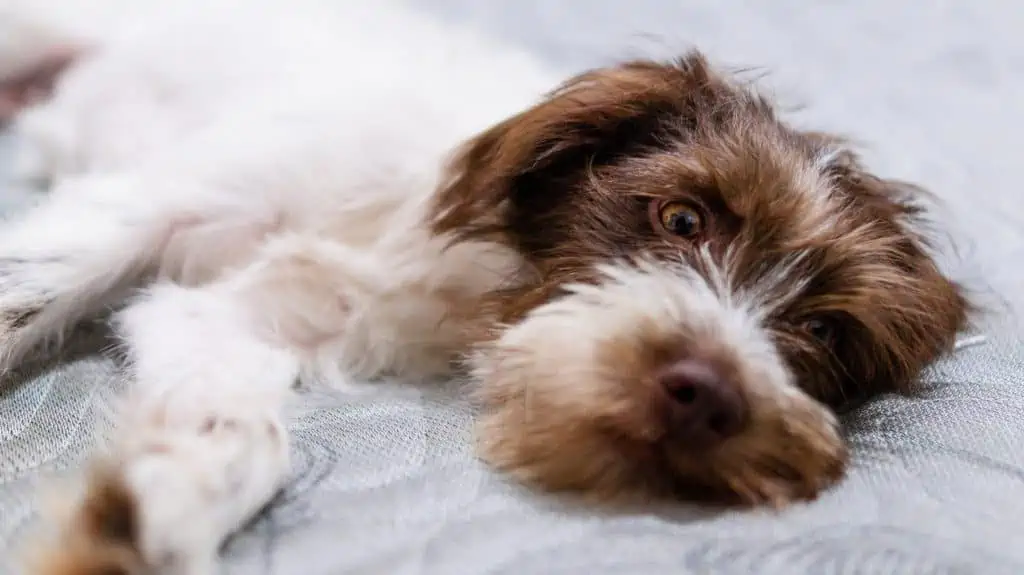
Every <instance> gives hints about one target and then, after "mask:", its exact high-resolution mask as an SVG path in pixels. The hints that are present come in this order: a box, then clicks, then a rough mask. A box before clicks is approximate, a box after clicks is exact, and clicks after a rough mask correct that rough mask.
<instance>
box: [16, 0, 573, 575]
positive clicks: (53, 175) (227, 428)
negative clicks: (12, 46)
mask: <svg viewBox="0 0 1024 575" xmlns="http://www.w3.org/2000/svg"><path fill="white" fill-rule="evenodd" d="M111 1H113V0H111ZM328 5H330V6H331V8H329V9H328V8H326V6H328ZM12 6H14V8H18V6H16V5H11V4H9V5H7V6H6V8H7V9H8V10H9V11H8V12H4V11H2V10H0V17H2V18H7V19H6V20H4V19H0V30H2V29H4V27H6V28H7V29H8V30H11V29H19V30H20V31H21V32H22V33H23V36H24V37H25V38H26V42H25V43H24V44H21V45H19V46H17V47H18V48H19V50H22V51H21V52H20V53H17V54H15V52H14V51H13V50H11V51H8V52H6V57H7V59H6V60H4V59H0V77H2V76H3V72H5V71H8V72H9V71H11V70H15V69H16V68H17V66H16V65H25V63H30V62H31V61H32V58H33V57H38V51H39V50H45V49H47V46H53V45H56V44H57V43H60V42H66V41H68V40H69V39H72V40H74V41H76V42H78V41H81V40H82V39H85V41H81V42H80V43H82V44H87V45H88V46H89V48H88V49H89V52H88V53H87V55H86V56H85V57H84V58H83V59H82V60H81V61H80V62H79V63H78V64H76V65H75V66H74V67H73V68H72V69H70V70H69V71H68V72H67V73H66V74H65V75H64V76H63V77H62V78H61V80H60V82H59V85H58V87H57V90H56V93H55V94H54V97H53V98H52V99H50V100H49V101H46V102H44V103H42V104H41V105H39V106H36V107H34V108H32V109H29V110H26V111H25V112H24V113H23V114H22V115H21V116H20V117H19V118H18V119H17V121H16V123H15V126H14V128H15V130H17V131H18V132H19V135H20V138H21V142H22V145H23V146H24V148H23V151H22V157H23V159H25V162H24V163H23V166H30V167H34V169H35V170H40V172H38V173H35V174H30V175H31V176H32V177H36V178H39V177H42V178H44V179H49V180H53V181H54V182H55V185H54V188H53V190H52V192H51V194H50V195H49V197H48V198H47V199H46V200H45V201H43V202H42V203H41V204H40V205H39V206H38V207H36V208H35V209H32V210H30V211H29V212H28V213H27V214H25V215H23V216H19V217H18V218H16V219H15V220H14V221H12V222H10V223H9V224H8V225H7V226H6V227H5V228H4V229H3V230H2V232H0V287H2V289H0V316H2V317H3V318H4V319H5V320H7V324H6V326H5V327H4V328H3V329H2V330H0V338H2V341H3V353H4V364H3V365H4V366H5V367H10V366H12V365H13V364H14V362H16V361H17V360H18V359H19V358H20V357H22V356H23V355H24V353H26V352H27V351H28V350H29V349H31V348H32V347H33V346H34V345H35V344H37V343H39V342H41V341H43V340H45V339H47V338H51V337H55V336H59V335H60V334H61V333H63V332H64V331H66V329H67V328H68V327H70V326H71V325H72V324H73V323H74V322H75V321H76V320H78V319H80V318H81V317H83V316H84V315H86V314H88V313H92V312H95V311H98V310H100V309H102V308H103V307H104V306H107V305H110V304H114V303H118V302H120V301H122V300H124V299H125V298H126V297H128V296H129V295H130V293H129V292H128V290H129V289H130V288H131V287H132V286H135V285H138V284H139V283H140V282H142V281H144V280H145V281H152V280H153V279H157V280H158V283H156V284H153V285H152V287H149V288H147V289H146V291H145V292H144V293H143V294H142V295H141V296H139V297H135V298H133V299H131V303H130V304H129V305H128V306H127V308H126V309H124V311H122V312H120V314H119V315H118V316H117V324H118V326H119V332H120V334H121V335H122V337H123V339H124V341H125V344H126V346H127V348H128V352H129V357H130V358H131V359H132V361H133V365H134V368H135V377H136V380H137V381H136V383H135V385H134V387H133V391H132V394H131V395H130V396H129V397H128V398H127V399H126V402H125V404H124V405H123V406H122V408H121V413H122V414H123V415H122V419H123V422H122V425H121V426H120V429H121V430H123V431H122V433H121V434H120V435H119V437H121V440H120V441H115V442H114V446H115V448H114V452H113V454H112V455H113V457H114V458H115V459H116V460H117V461H118V462H119V465H120V466H121V470H122V473H123V476H124V477H125V480H126V482H127V484H128V485H129V487H130V488H131V489H132V491H133V493H134V494H135V495H136V497H137V498H138V499H139V503H140V509H141V511H140V513H141V524H142V528H141V531H140V539H141V541H140V544H141V547H142V551H143V553H144V554H145V558H146V560H147V561H149V562H150V563H151V564H153V565H157V564H163V565H174V566H175V568H176V569H180V570H181V571H182V572H187V573H201V572H206V571H207V570H209V569H211V568H212V567H211V566H212V564H213V563H212V561H213V558H214V557H215V552H216V549H217V546H218V544H219V542H220V541H221V540H222V539H223V538H224V537H225V536H226V535H227V534H229V533H230V532H231V531H232V530H233V529H235V528H237V527H238V526H239V525H240V524H241V523H242V522H243V521H244V520H245V519H247V518H248V517H249V516H250V515H251V514H252V513H253V512H254V511H255V510H257V509H258V508H259V507H260V506H261V505H263V504H264V503H265V502H266V501H267V500H268V499H269V498H270V496H271V495H272V493H273V492H274V490H275V489H277V488H278V487H279V485H280V482H281V481H282V479H283V478H284V477H285V476H286V473H287V470H288V469H287V467H288V465H287V442H286V437H285V432H284V429H283V427H282V422H281V410H282V408H283V404H284V402H285V400H286V399H287V397H288V392H289V390H290V389H291V387H292V386H293V384H294V382H295V381H296V379H297V378H299V377H300V376H302V377H306V378H309V379H314V378H315V379H318V380H326V381H330V382H333V383H336V384H339V383H342V384H343V383H344V382H345V381H346V379H348V378H351V377H354V376H358V377H366V376H373V375H379V374H382V373H386V372H392V373H398V374H412V375H414V376H428V375H433V374H439V373H444V372H446V371H448V370H449V365H450V362H451V361H452V360H453V359H455V358H456V356H457V354H458V353H459V352H460V351H462V350H464V349H465V348H466V346H467V345H468V343H469V342H468V341H467V340H466V337H467V335H466V333H467V329H468V328H469V327H471V326H467V325H464V324H462V323H460V322H457V321H451V320H449V319H447V317H448V312H449V310H450V309H451V306H452V305H453V303H459V304H460V305H466V301H467V300H472V299H473V298H474V297H476V296H478V295H480V294H482V293H484V292H486V291H488V290H490V289H493V288H494V287H496V286H497V285H499V284H500V283H502V282H505V281H506V280H507V278H508V277H509V276H510V274H512V273H513V272H515V271H516V269H517V268H518V266H519V265H520V263H519V260H518V256H517V255H516V254H513V253H509V252H508V251H503V250H501V249H498V248H497V247H496V246H493V245H486V244H478V245H474V244H464V245H459V246H457V247H456V248H455V249H452V250H442V248H443V247H444V242H443V240H441V239H440V238H434V237H432V236H431V235H430V234H429V233H428V231H427V229H426V228H425V226H424V223H423V220H424V217H423V216H424V210H425V208H426V202H427V201H428V200H429V198H430V197H431V194H432V192H433V190H434V189H435V187H436V185H437V183H438V178H439V177H440V171H439V170H440V168H441V165H442V161H443V159H444V157H445V156H446V154H448V153H449V152H450V151H451V150H452V149H453V148H454V147H455V146H456V145H457V144H459V143H460V142H461V141H463V140H465V139H466V138H468V137H469V136H471V135H472V134H474V133H475V132H477V131H480V130H482V129H484V128H485V127H487V126H488V125H489V124H490V123H492V122H494V121H496V120H498V119H500V118H502V117H504V116H507V115H509V114H511V113H514V112H516V111H518V110H519V109H521V108H523V107H525V106H527V105H529V104H531V103H532V102H533V101H535V100H536V99H537V98H539V97H540V96H541V94H542V92H544V91H545V90H547V89H548V88H550V87H551V86H553V85H554V83H555V82H554V80H553V79H552V78H549V77H548V76H547V74H546V73H544V72H543V71H542V70H541V69H540V68H539V67H536V66H535V65H534V64H533V63H532V62H531V61H530V60H529V59H527V58H526V57H524V56H521V55H520V54H518V53H516V52H514V51H511V50H508V49H504V48H501V47H499V46H496V45H492V44H490V43H488V42H487V41H485V40H484V39H482V38H480V37H477V36H476V35H475V34H474V33H472V32H469V31H466V30H462V29H458V28H453V27H448V26H442V25H439V24H437V23H434V22H433V21H431V20H428V19H426V18H425V17H423V16H420V15H418V14H416V13H415V12H412V11H410V10H407V9H405V8H402V7H400V6H399V5H397V4H393V3H388V4H382V3H380V2H377V3H374V6H373V7H372V8H370V7H368V5H367V4H365V3H355V2H340V3H327V2H323V3H321V2H317V1H315V0H308V1H306V0H303V2H301V3H299V4H296V3H291V2H288V3H280V2H275V1H272V0H256V1H252V0H244V1H242V0H220V1H217V2H212V3H209V2H205V1H201V0H187V1H185V2H178V3H174V4H172V3H161V4H159V5H158V4H157V3H155V2H153V3H148V6H147V9H146V10H136V11H135V13H134V14H133V15H132V17H131V18H127V17H124V18H119V19H118V21H117V25H116V26H112V27H111V28H110V29H109V30H103V28H102V26H101V24H110V23H111V21H110V20H104V19H102V18H101V19H98V20H97V21H95V22H92V25H91V26H86V25H85V24H82V23H80V24H81V25H80V26H79V29H86V31H85V32H82V33H78V34H70V33H68V34H65V35H61V34H60V32H62V31H64V30H67V28H66V27H65V25H66V23H67V22H68V21H72V20H74V18H70V17H66V18H65V17H64V16H67V12H66V10H71V9H72V8H74V9H76V10H77V9H78V8H81V5H78V4H74V3H71V4H59V5H54V6H53V7H51V8H57V9H58V10H57V11H55V12H52V15H54V16H55V18H54V20H53V24H54V25H53V27H51V28H45V27H43V28H40V29H41V30H45V31H46V35H45V36H32V35H31V34H28V33H27V32H28V31H30V30H29V29H28V28H26V27H23V26H22V27H20V28H18V27H19V26H21V25H20V24H19V23H18V22H19V21H17V20H15V19H13V18H12V17H11V14H12V13H13V14H14V15H17V16H22V17H23V18H22V21H26V20H28V19H29V18H28V17H30V16H31V17H32V18H35V19H36V20H32V22H33V25H36V24H38V23H39V22H38V18H39V16H40V14H42V15H44V16H45V15H47V14H49V13H47V12H45V11H40V10H35V9H33V10H23V11H22V12H18V11H17V10H14V11H13V12H11V11H10V10H12V8H11V7H12ZM25 6H30V5H29V4H25V5H22V6H21V8H25ZM0 7H2V6H0ZM60 10H65V12H61V11H60ZM43 24H45V22H43ZM394 38H401V40H402V41H394V40H393V39H394ZM29 40H31V41H32V42H34V44H33V43H31V42H29ZM33 50H35V51H36V52H33ZM15 56H17V57H15ZM2 66H8V69H7V70H3V69H2ZM509 78H514V81H509ZM452 298H457V299H458V302H453V301H452ZM25 311H32V312H36V313H35V315H32V316H31V317H30V319H29V320H27V321H26V320H24V318H25V317H29V316H25V315H24V312H25ZM19 315H21V317H22V318H23V319H22V320H21V321H20V324H21V325H20V326H19V324H18V322H15V321H14V320H15V319H17V317H18V316H19Z"/></svg>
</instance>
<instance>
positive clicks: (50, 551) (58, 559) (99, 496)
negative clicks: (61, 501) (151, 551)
mask: <svg viewBox="0 0 1024 575" xmlns="http://www.w3.org/2000/svg"><path fill="white" fill-rule="evenodd" d="M136 513H137V508H136V504H135V500H134V498H133V496H132V495H131V493H130V492H129V491H128V489H127V488H126V487H125V486H124V484H123V483H122V482H121V480H120V478H119V477H118V475H117V474H116V473H115V472H114V470H113V468H108V467H98V468H97V471H96V472H94V473H93V475H92V476H91V478H90V480H89V483H88V487H87V491H86V493H85V498H84V499H83V500H82V502H81V503H80V505H79V506H78V507H77V509H76V510H74V514H73V516H72V519H71V521H68V522H62V524H63V525H64V529H63V531H62V532H61V533H59V534H58V537H57V539H56V540H55V541H51V542H47V543H46V544H44V545H41V546H40V547H39V549H38V550H37V551H36V552H35V553H33V554H32V555H31V556H30V557H29V565H30V572H31V573H33V574H35V575H137V574H141V573H144V572H146V571H145V569H144V568H143V563H142V561H141V557H140V555H139V552H138V549H137V548H136V547H135V541H136V533H135V531H136V523H137V516H136Z"/></svg>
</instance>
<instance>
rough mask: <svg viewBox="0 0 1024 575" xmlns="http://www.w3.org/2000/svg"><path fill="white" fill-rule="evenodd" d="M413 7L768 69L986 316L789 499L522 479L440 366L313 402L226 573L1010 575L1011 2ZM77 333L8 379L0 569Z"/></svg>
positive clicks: (47, 460) (64, 418)
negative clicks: (757, 506)
mask: <svg viewBox="0 0 1024 575" xmlns="http://www.w3.org/2000/svg"><path fill="white" fill-rule="evenodd" d="M418 3H419V4H421V5H424V6H426V7H428V8H430V9H431V10H433V11H435V12H438V13H440V14H442V15H443V17H446V18H454V19H464V20H469V21H470V22H471V23H472V25H477V26H482V27H484V28H486V29H488V30H490V31H492V32H493V33H494V34H497V35H501V36H504V37H506V38H508V39H509V40H510V41H513V42H518V43H521V44H523V45H524V46H525V47H527V48H528V49H531V50H534V51H536V52H537V53H538V54H540V55H541V56H542V57H544V58H547V59H548V60H550V61H551V62H552V63H553V65H556V66H560V67H563V68H565V69H566V70H567V71H569V70H575V69H578V68H580V67H583V66H588V65H593V64H597V63H601V62H605V61H608V60H610V59H611V58H613V57H620V56H621V55H622V54H623V51H624V50H626V53H627V54H632V55H652V54H666V53H669V52H671V51H673V50H674V49H676V48H681V47H685V46H686V45H688V44H689V43H693V44H697V45H699V46H701V47H703V48H705V49H706V50H708V51H709V52H711V53H712V54H713V55H714V56H715V58H716V59H718V60H720V61H725V62H727V63H733V64H737V65H749V64H758V65H764V66H766V67H767V68H769V69H771V70H772V75H771V76H770V77H769V78H768V79H767V81H768V82H769V83H770V84H772V85H775V86H778V90H777V92H778V93H779V94H780V95H781V96H783V97H784V98H785V99H786V101H791V102H795V103H796V102H806V103H807V104H808V106H809V107H808V108H807V109H806V110H804V111H803V112H801V113H800V114H799V115H797V118H799V119H800V120H802V121H807V122H812V121H813V122H814V123H815V124H816V125H818V126H822V127H831V128H833V129H838V130H842V131H846V132H849V133H851V134H854V135H856V136H857V137H858V138H860V139H861V140H864V141H867V142H868V143H869V144H870V145H871V151H870V153H869V157H870V159H871V161H872V163H873V164H874V165H876V166H878V167H879V168H880V169H883V170H885V171H887V172H888V173H890V174H892V175H897V176H903V177H907V178H911V179H914V180H917V181H921V182H923V183H925V184H926V185H927V186H928V187H930V188H932V189H933V190H934V191H935V192H936V193H938V195H939V196H941V197H942V198H943V199H944V200H946V202H947V204H948V206H949V210H948V211H949V215H951V216H953V217H952V218H951V222H952V225H953V226H954V229H955V232H956V237H957V240H958V243H959V244H960V245H961V246H963V249H962V252H961V258H960V260H961V261H955V262H951V263H950V266H951V269H954V270H955V272H956V273H957V275H958V276H960V277H963V278H965V279H966V280H968V281H970V282H971V284H972V285H973V286H976V287H977V288H979V289H980V290H981V292H980V293H981V295H983V296H985V299H986V301H991V302H993V303H994V304H995V305H996V306H998V307H997V310H998V312H997V314H996V315H997V316H998V318H997V320H992V321H989V322H987V323H986V324H984V325H983V326H982V327H981V329H980V331H981V332H982V333H984V335H985V336H986V337H985V340H984V341H980V342H979V341H976V340H969V339H967V340H965V341H966V342H967V343H972V342H973V345H967V346H965V347H964V348H963V349H961V350H960V351H958V352H957V353H956V354H954V355H953V356H952V357H949V358H947V359H945V360H943V361H941V362H939V364H937V365H936V366H935V368H934V369H933V370H932V371H931V372H930V373H929V374H928V377H927V385H925V386H924V390H923V391H922V392H921V393H920V394H919V395H918V396H916V397H909V398H903V397H884V398H879V399H878V400H876V401H873V402H871V403H869V404H867V405H865V406H862V407H860V408H858V409H856V410H854V411H853V412H852V413H850V414H848V415H846V416H845V422H846V424H847V430H848V435H849V439H850V442H851V443H852V445H853V446H854V465H853V467H852V469H851V472H850V475H849V477H848V478H847V479H846V480H845V481H844V482H843V483H842V484H841V485H840V486H838V487H837V488H835V489H834V490H832V491H830V492H828V493H826V494H825V495H824V496H823V497H822V498H821V499H820V500H819V501H817V502H815V503H812V504H808V505H801V506H797V507H794V508H791V509H788V510H785V511H781V512H773V511H754V512H735V511H732V512H721V511H716V510H711V509H701V508H694V507H689V506H678V507H663V508H659V509H654V510H651V509H647V510H636V511H635V512H628V513H627V512H623V513H616V514H607V513H601V512H597V511H595V510H592V509H589V508H586V507H581V506H578V505H575V504H574V503H573V502H571V501H566V500H560V499H556V498H553V497H547V496H543V495H539V494H536V493H529V492H527V491H526V490H524V489H522V488H520V487H518V486H516V485H513V484H509V483H507V482H505V481H503V480H502V479H501V478H500V477H497V476H495V475H493V474H492V473H490V472H488V471H487V470H485V469H484V468H482V467H481V466H480V465H479V464H478V463H476V462H475V461H474V460H473V458H472V455H471V451H470V448H469V444H468V439H469V422H470V413H469V410H468V408H467V406H466V404H465V403H464V401H463V400H462V398H461V397H460V395H459V394H458V393H457V387H458V385H457V383H456V382H453V383H452V384H451V385H450V386H448V387H446V388H444V387H442V388H436V387H417V386H409V385H405V386H401V385H383V384H382V385H381V386H380V391H379V393H377V392H375V393H372V394H368V395H361V396H356V397H352V396H333V395H329V394H323V393H318V394H313V393H310V394H307V395H306V396H304V397H303V398H302V400H301V401H300V402H299V405H298V406H296V417H295V420H294V424H293V425H292V429H293V432H294V434H295V441H294V466H295V469H294V477H293V481H292V483H291V484H290V486H289V487H288V488H287V489H286V490H285V492H284V493H282V494H281V496H280V497H279V498H278V500H277V501H276V502H275V503H274V504H273V505H272V506H270V508H269V509H268V510H267V512H266V513H264V514H263V515H262V516H261V517H260V518H259V519H258V520H257V521H255V522H254V523H253V524H252V526H251V527H250V528H249V529H248V530H247V531H246V532H245V533H243V534H241V535H240V536H238V537H236V538H234V539H233V540H232V541H231V542H229V544H228V545H227V546H226V548H225V553H226V556H227V558H228V566H227V569H226V572H227V573H229V574H232V575H233V574H245V575H248V574H256V575H258V574H264V573H266V574H273V575H316V574H337V573H409V574H412V573H418V574H428V573H429V574H433V573H437V574H448V573H687V572H692V573H709V572H713V573H757V574H778V575H799V574H804V573H806V574H812V573H813V574H820V573H880V574H889V573H985V574H1002V573H1006V574H1019V573H1024V545H1022V544H1024V388H1022V386H1024V345H1022V344H1024V341H1022V340H1024V336H1022V332H1021V330H1020V329H1019V327H1018V323H1017V320H1016V319H1015V317H1016V316H1015V310H1019V309H1021V308H1022V303H1024V297H1022V295H1021V287H1022V285H1024V272H1022V271H1021V269H1020V266H1019V262H1021V261H1024V259H1022V257H1024V215H1022V214H1024V210H1022V209H1021V208H1022V207H1024V195H1022V194H1021V193H1020V190H1019V189H1018V184H1017V182H1018V181H1019V177H1017V174H1018V171H1019V161H1018V156H1019V153H1020V145H1019V143H1018V140H1017V134H1018V133H1019V132H1020V129H1021V128H1022V127H1024V99H1021V98H1020V95H1021V94H1024V40H1021V39H1020V36H1019V30H1020V29H1021V24H1022V23H1024V5H1014V4H1012V3H1003V4H998V3H974V4H968V3H932V4H929V5H928V6H927V7H925V6H923V5H916V4H914V3H910V2H904V3H890V2H883V1H882V0H846V1H839V0H832V1H830V2H817V3H814V5H813V6H812V5H811V4H810V3H807V2H804V1H802V0H775V1H773V2H771V3H768V2H753V1H750V2H740V1H736V2H716V1H713V0H707V1H703V2H696V1H680V2H664V1H663V0H632V2H630V3H629V8H626V7H625V6H626V3H622V2H612V1H601V2H597V1H595V2H591V1H589V0H571V1H570V0H564V1H561V2H547V1H544V0H489V1H488V2H479V1H476V0H419V1H418ZM644 33H647V36H646V37H645V36H644ZM630 49H632V50H630ZM2 146H3V144H0V149H2ZM0 157H3V153H2V152H0ZM18 201H20V199H19V198H17V197H15V196H14V194H13V192H9V193H7V194H0V202H2V203H3V205H4V206H8V205H12V204H14V203H16V202H18ZM992 296H995V297H992ZM74 342H75V346H74V348H73V349H71V350H68V351H67V352H65V353H64V354H63V356H62V358H59V360H58V361H53V360H50V361H44V362H40V363H38V364H36V365H33V366H28V367H27V368H26V369H25V370H23V372H22V373H21V374H20V375H19V376H18V377H15V378H13V379H12V380H10V381H5V382H3V383H2V384H0V573H9V572H13V570H14V567H13V565H11V564H9V563H6V562H5V560H7V559H9V556H8V554H7V551H8V550H9V549H10V547H9V545H10V544H11V543H12V542H13V541H16V540H17V538H18V537H19V536H21V535H23V534H25V533H26V532H27V529H28V526H29V525H30V522H31V518H32V516H33V513H34V505H33V501H34V500H33V494H34V493H35V490H36V489H37V488H38V487H39V485H40V482H41V481H42V480H44V479H46V478H50V477H55V476H59V474H58V473H55V472H59V471H62V470H67V469H73V468H74V465H75V464H76V463H77V462H79V461H80V460H81V457H82V455H83V452H84V450H85V449H86V448H87V446H88V445H89V444H90V443H91V441H92V436H93V434H92V432H91V430H92V429H93V426H94V425H95V424H96V423H97V422H100V421H103V419H104V417H103V416H104V412H103V410H102V408H101V405H102V404H103V402H102V401H97V399H98V398H103V397H105V396H106V395H108V394H109V393H110V390H112V389H116V388H117V387H118V386H119V385H120V379H119V377H118V375H117V372H116V370H115V369H114V365H113V364H112V363H111V362H110V361H109V360H107V359H104V358H103V357H102V356H101V355H99V354H98V353H96V351H95V350H97V349H100V348H102V347H103V345H104V340H103V335H102V333H93V334H92V335H87V336H83V337H79V338H75V340H74Z"/></svg>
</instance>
